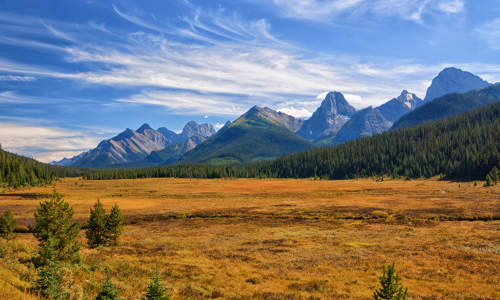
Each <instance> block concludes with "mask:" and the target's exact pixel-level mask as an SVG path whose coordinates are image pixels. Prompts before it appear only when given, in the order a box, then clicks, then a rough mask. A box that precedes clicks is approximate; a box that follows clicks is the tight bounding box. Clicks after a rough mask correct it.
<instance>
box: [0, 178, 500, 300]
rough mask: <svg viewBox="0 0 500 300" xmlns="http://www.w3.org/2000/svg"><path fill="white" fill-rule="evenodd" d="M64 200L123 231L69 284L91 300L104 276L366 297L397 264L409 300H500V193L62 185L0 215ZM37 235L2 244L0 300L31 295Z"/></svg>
mask: <svg viewBox="0 0 500 300" xmlns="http://www.w3.org/2000/svg"><path fill="white" fill-rule="evenodd" d="M54 186H55V188H56V189H57V191H58V192H59V193H61V194H62V195H63V197H64V199H65V200H66V201H68V202H69V203H70V204H71V206H72V207H73V208H74V210H75V216H74V217H75V219H76V220H78V221H80V222H82V223H84V222H85V221H86V219H87V218H88V215H89V209H90V207H91V206H92V205H93V204H94V203H95V202H96V200H97V199H100V200H101V201H102V202H103V204H104V206H105V207H106V209H108V210H109V209H110V207H111V206H112V205H113V204H115V203H117V204H118V205H119V206H120V208H121V210H122V212H123V214H124V215H125V217H126V220H127V225H126V226H125V229H124V233H123V235H122V238H121V240H120V243H119V245H117V246H113V247H103V248H97V249H89V248H88V247H87V246H86V244H85V235H84V231H83V230H82V232H81V233H80V239H81V242H82V249H81V251H80V253H81V256H82V263H81V266H80V267H79V268H78V269H75V270H74V272H73V273H71V274H68V278H69V277H71V278H73V280H75V282H77V283H78V285H76V286H74V287H72V288H73V289H74V290H75V295H77V294H79V295H83V297H84V299H85V297H87V298H88V297H91V296H93V295H95V294H96V293H97V292H98V290H99V288H100V285H101V283H102V281H103V278H104V277H105V268H109V270H110V271H109V274H110V276H111V279H112V280H113V282H114V283H115V284H116V285H117V288H118V290H119V294H120V296H121V297H123V298H125V299H140V297H141V296H142V295H143V292H144V289H145V287H146V285H147V283H148V281H149V277H150V275H151V272H152V271H153V270H154V269H155V268H157V269H158V270H159V272H160V274H161V276H162V278H163V280H164V282H165V284H166V286H167V287H168V288H169V293H170V294H171V295H172V298H173V299H206V298H214V299H217V298H218V299H371V296H372V294H373V291H374V289H375V288H376V287H378V277H379V276H380V274H381V269H382V266H384V265H387V264H390V263H392V262H394V263H395V265H396V269H397V271H398V273H399V275H400V277H401V281H402V284H403V285H404V286H406V287H408V293H409V298H410V299H500V288H499V286H500V269H499V266H500V220H499V216H500V186H495V187H488V188H485V187H483V186H482V183H481V182H478V183H477V184H474V182H449V181H440V180H437V179H427V180H423V179H422V180H411V181H405V180H385V181H383V182H377V181H375V180H372V179H360V180H339V181H327V180H312V179H301V180H293V179H136V180H114V181H88V180H83V179H80V178H73V179H72V178H66V179H61V180H60V181H58V182H57V183H56V184H55V185H52V186H47V187H34V188H26V189H22V190H16V191H8V190H6V191H4V192H3V193H2V194H0V213H3V211H5V210H6V209H10V210H12V212H13V214H14V216H15V218H16V219H17V220H18V226H19V228H21V229H22V228H26V227H27V226H28V225H30V224H32V223H33V221H34V219H33V212H34V211H35V209H36V208H37V207H38V204H39V202H40V201H41V200H44V199H47V198H48V197H50V194H51V192H52V189H53V188H54ZM36 251H37V242H36V240H35V239H34V237H33V236H32V234H31V233H20V234H18V237H17V239H16V240H13V241H4V240H2V241H0V295H1V296H0V298H1V299H36V296H33V295H26V294H25V293H24V290H25V289H29V287H30V282H31V281H32V280H33V278H34V276H35V270H34V268H33V267H32V266H31V265H30V264H29V257H31V256H32V255H34V254H35V253H36Z"/></svg>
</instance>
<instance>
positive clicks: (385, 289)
mask: <svg viewBox="0 0 500 300" xmlns="http://www.w3.org/2000/svg"><path fill="white" fill-rule="evenodd" d="M379 281H380V284H381V287H380V288H379V289H378V290H376V291H375V293H373V299H375V300H383V299H387V300H405V299H406V294H407V291H408V289H407V288H404V289H403V287H402V286H401V284H400V283H399V277H398V275H397V274H396V269H395V268H394V263H393V264H392V265H389V266H387V268H386V267H384V269H383V273H382V276H380V277H379Z"/></svg>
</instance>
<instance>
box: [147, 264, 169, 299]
mask: <svg viewBox="0 0 500 300" xmlns="http://www.w3.org/2000/svg"><path fill="white" fill-rule="evenodd" d="M166 291H167V289H166V288H165V287H164V286H163V283H162V282H161V278H160V274H159V273H158V270H155V272H154V273H153V276H152V277H151V281H150V282H149V285H148V288H147V290H146V296H145V297H144V298H142V299H143V300H170V295H167V294H166Z"/></svg>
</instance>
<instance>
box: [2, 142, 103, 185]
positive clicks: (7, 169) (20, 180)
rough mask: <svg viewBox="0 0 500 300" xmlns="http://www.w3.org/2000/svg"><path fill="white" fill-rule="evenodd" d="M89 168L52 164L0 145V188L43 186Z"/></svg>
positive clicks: (79, 173) (89, 170) (74, 175)
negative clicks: (4, 148) (15, 152)
mask: <svg viewBox="0 0 500 300" xmlns="http://www.w3.org/2000/svg"><path fill="white" fill-rule="evenodd" d="M94 171H95V170H91V169H89V168H79V167H62V166H53V165H49V164H44V163H41V162H38V161H36V160H34V159H31V158H27V157H24V156H20V155H16V154H13V153H9V152H7V151H4V150H2V149H1V147H0V188H1V187H2V186H8V187H12V188H17V187H21V186H43V185H47V184H50V183H52V182H53V181H54V180H56V179H57V178H59V177H79V176H83V175H85V174H88V173H90V172H94Z"/></svg>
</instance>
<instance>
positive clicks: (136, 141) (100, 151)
mask: <svg viewBox="0 0 500 300" xmlns="http://www.w3.org/2000/svg"><path fill="white" fill-rule="evenodd" d="M213 133H215V129H214V128H213V126H212V125H210V124H198V123H196V122H194V121H190V122H188V123H187V124H186V126H184V129H183V131H182V133H181V134H176V133H175V132H173V131H170V130H168V129H167V128H165V127H162V128H159V129H158V130H154V129H153V128H151V127H150V126H149V125H148V124H143V125H142V126H141V127H139V128H138V129H137V130H136V131H134V130H132V129H127V130H125V131H123V132H122V133H120V134H119V135H117V136H115V137H113V138H111V139H108V140H104V141H102V142H101V143H99V145H98V146H97V147H96V148H94V149H92V150H90V151H88V152H85V153H82V154H79V155H77V156H75V157H73V158H70V159H63V160H62V161H59V162H57V163H56V164H58V165H67V166H81V167H110V166H114V167H124V166H125V167H126V166H128V165H130V166H138V165H140V164H141V161H143V160H145V159H146V158H147V157H148V156H149V155H150V154H151V153H152V152H154V151H160V150H163V149H166V148H168V147H169V146H172V145H177V144H184V146H182V147H180V148H181V149H185V150H184V151H189V150H191V149H192V148H193V147H195V146H196V145H197V144H198V143H200V142H202V141H204V140H205V139H206V138H207V137H209V136H210V135H212V134H213ZM178 148H179V147H178Z"/></svg>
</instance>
